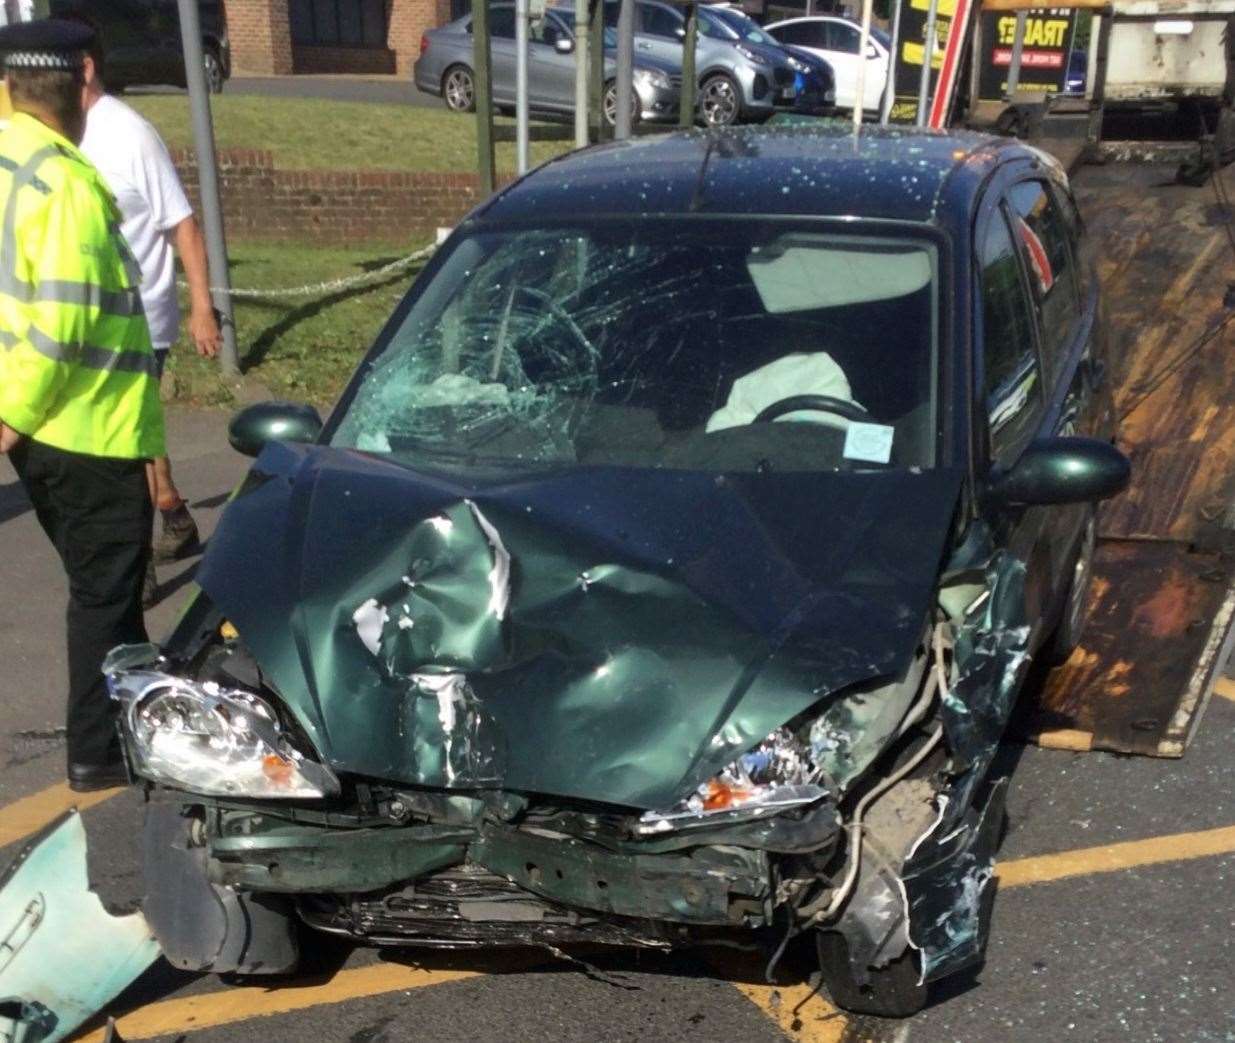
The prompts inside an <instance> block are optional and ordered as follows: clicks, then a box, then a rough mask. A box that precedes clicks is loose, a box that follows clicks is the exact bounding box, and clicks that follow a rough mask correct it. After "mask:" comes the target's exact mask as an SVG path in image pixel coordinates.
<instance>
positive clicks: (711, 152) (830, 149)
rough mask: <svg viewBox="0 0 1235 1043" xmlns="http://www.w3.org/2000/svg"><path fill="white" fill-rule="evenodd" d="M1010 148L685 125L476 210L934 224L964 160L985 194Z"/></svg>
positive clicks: (819, 128)
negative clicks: (986, 180) (986, 182)
mask: <svg viewBox="0 0 1235 1043" xmlns="http://www.w3.org/2000/svg"><path fill="white" fill-rule="evenodd" d="M1008 152H1015V153H1023V154H1024V156H1025V157H1026V158H1031V157H1032V155H1033V154H1032V153H1031V152H1030V150H1028V149H1026V148H1024V147H1023V146H1021V145H1019V144H1018V143H1016V142H1015V141H1014V140H1012V139H1008V138H993V137H989V136H987V135H982V134H975V133H971V132H956V131H952V132H942V131H931V130H924V129H916V128H898V127H876V126H871V127H864V128H863V129H862V131H861V132H860V134H858V135H857V136H856V141H855V135H854V132H853V129H852V125H851V124H849V123H848V122H847V121H842V120H822V121H814V122H809V123H807V122H802V123H793V124H783V125H773V126H764V127H739V128H729V129H726V130H711V131H699V130H695V131H682V132H678V133H675V134H668V135H658V136H649V137H635V138H631V139H628V140H626V141H620V142H612V143H610V144H607V145H600V146H595V147H593V148H589V149H584V150H582V151H580V152H574V153H569V154H567V155H566V156H563V157H561V158H559V159H556V160H552V161H550V162H549V163H546V164H545V165H543V166H541V167H539V168H538V169H536V170H534V171H533V172H532V173H530V174H528V175H527V176H526V177H524V178H522V179H521V180H519V181H517V182H515V183H514V184H513V185H511V186H510V187H509V188H507V189H506V190H505V191H503V192H502V193H500V194H499V195H498V196H496V197H495V198H494V199H493V200H492V201H491V202H490V203H489V204H488V205H487V206H486V207H484V208H482V210H481V211H480V212H479V214H478V217H479V218H480V219H481V220H485V221H490V220H492V221H520V220H552V219H556V218H559V217H561V215H563V214H570V215H572V216H574V215H579V216H582V215H595V216H599V215H606V214H614V215H627V214H649V213H661V214H666V213H668V214H672V213H683V214H685V213H694V212H698V213H713V214H715V213H729V214H752V215H753V214H760V215H762V214H767V215H773V214H785V215H814V216H836V217H866V218H882V219H891V220H903V221H930V220H932V219H934V218H935V217H936V211H937V209H938V207H939V205H940V198H941V193H942V190H943V188H944V185H945V183H946V182H947V180H948V178H949V175H950V174H951V173H952V172H953V171H955V170H957V169H958V168H963V169H964V170H965V171H966V172H967V173H968V174H969V175H970V176H971V179H972V181H973V183H974V185H975V188H974V191H976V183H977V182H978V181H979V180H981V178H982V177H984V176H985V173H986V172H988V171H989V169H990V168H991V167H993V165H994V164H995V163H996V162H997V161H998V157H1000V156H1002V155H1005V154H1007V153H1008ZM971 194H972V193H971ZM962 195H963V193H962ZM953 205H957V204H953ZM960 205H967V204H960Z"/></svg>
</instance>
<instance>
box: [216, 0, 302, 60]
mask: <svg viewBox="0 0 1235 1043" xmlns="http://www.w3.org/2000/svg"><path fill="white" fill-rule="evenodd" d="M227 32H228V36H229V37H230V38H231V45H232V66H233V68H235V69H238V70H240V71H242V72H247V73H257V74H258V75H265V76H286V75H288V74H289V73H291V72H292V68H293V67H292V36H291V28H290V26H289V23H288V15H287V0H227Z"/></svg>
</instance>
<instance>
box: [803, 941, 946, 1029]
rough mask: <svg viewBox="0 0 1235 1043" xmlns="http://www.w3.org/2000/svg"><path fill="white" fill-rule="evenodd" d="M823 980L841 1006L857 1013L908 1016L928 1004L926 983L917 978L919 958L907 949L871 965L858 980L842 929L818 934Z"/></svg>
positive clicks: (896, 1016) (886, 1016) (878, 1015)
mask: <svg viewBox="0 0 1235 1043" xmlns="http://www.w3.org/2000/svg"><path fill="white" fill-rule="evenodd" d="M815 940H816V945H817V948H818V952H819V970H820V973H821V974H822V975H823V984H824V986H825V987H826V988H827V990H828V994H829V995H830V996H831V997H832V1002H834V1003H835V1004H836V1005H837V1006H838V1007H840V1008H842V1009H843V1010H848V1011H852V1012H853V1013H854V1014H871V1015H874V1016H876V1017H880V1018H908V1017H912V1016H913V1015H914V1014H917V1013H918V1011H920V1010H921V1009H922V1008H923V1007H925V1006H926V998H927V994H928V989H927V986H926V985H925V984H924V983H921V982H919V981H918V977H919V975H918V961H917V957H916V956H915V954H914V950H913V949H908V950H906V951H905V952H903V953H902V954H901V955H900V956H898V957H897V958H896V959H894V960H892V961H891V962H890V963H889V964H888V965H887V966H885V967H872V968H869V970H868V974H869V977H868V979H867V981H866V982H865V983H863V984H859V983H858V981H857V979H856V978H855V977H854V975H853V968H852V966H850V963H849V946H848V943H847V942H846V941H845V936H844V935H843V934H841V933H840V932H839V931H820V932H819V933H818V934H817V935H816V939H815Z"/></svg>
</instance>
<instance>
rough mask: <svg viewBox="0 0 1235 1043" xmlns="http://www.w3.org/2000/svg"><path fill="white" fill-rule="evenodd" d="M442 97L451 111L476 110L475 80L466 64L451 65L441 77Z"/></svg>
mask: <svg viewBox="0 0 1235 1043" xmlns="http://www.w3.org/2000/svg"><path fill="white" fill-rule="evenodd" d="M442 98H443V99H444V100H445V102H446V108H448V109H450V111H451V112H475V111H476V81H475V79H474V78H473V77H472V70H471V69H469V68H468V67H467V66H466V65H452V66H451V67H450V68H449V69H447V70H446V75H445V76H443V77H442Z"/></svg>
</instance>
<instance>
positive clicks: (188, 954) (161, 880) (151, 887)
mask: <svg viewBox="0 0 1235 1043" xmlns="http://www.w3.org/2000/svg"><path fill="white" fill-rule="evenodd" d="M203 833H204V830H203V829H202V822H201V820H200V819H198V818H196V817H194V816H192V815H189V814H187V813H186V809H184V808H181V807H180V806H179V805H177V804H170V803H168V804H164V803H155V804H148V805H147V806H146V821H145V829H144V830H143V835H142V855H143V859H142V861H143V867H144V875H145V884H146V895H145V898H144V899H143V900H142V911H143V913H144V914H145V916H146V919H147V920H148V921H149V923H150V927H151V929H152V930H153V931H154V934H155V937H156V938H158V940H159V944H160V945H161V946H162V949H163V955H164V957H165V958H166V959H167V962H168V963H170V964H171V965H172V966H173V967H179V968H180V969H182V970H187V971H214V972H215V973H218V974H229V973H238V974H283V973H286V972H288V971H291V970H294V969H295V968H296V964H297V963H298V962H299V959H300V946H299V944H298V942H297V940H296V924H295V919H294V916H293V911H292V908H291V906H290V904H289V903H288V902H287V901H286V900H285V899H281V898H279V897H278V896H276V895H270V894H262V895H254V894H250V893H246V892H243V891H237V890H235V889H233V888H229V887H220V886H218V885H217V884H214V883H211V882H210V881H209V880H208V879H207V876H206V865H207V861H206V846H205V842H204V837H203V835H202V834H203Z"/></svg>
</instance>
